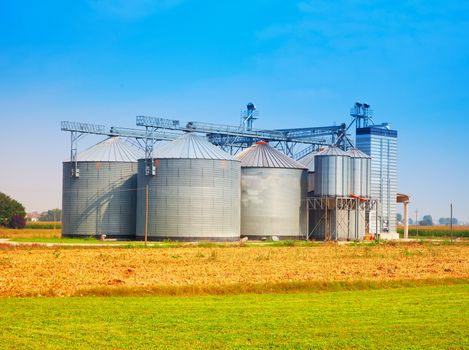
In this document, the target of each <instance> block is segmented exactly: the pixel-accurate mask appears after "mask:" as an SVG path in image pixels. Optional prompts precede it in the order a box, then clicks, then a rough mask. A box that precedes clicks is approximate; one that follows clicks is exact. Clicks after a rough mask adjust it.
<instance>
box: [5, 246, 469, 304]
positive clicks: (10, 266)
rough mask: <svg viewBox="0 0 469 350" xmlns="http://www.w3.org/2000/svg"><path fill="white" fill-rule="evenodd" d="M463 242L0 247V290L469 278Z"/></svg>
mask: <svg viewBox="0 0 469 350" xmlns="http://www.w3.org/2000/svg"><path fill="white" fill-rule="evenodd" d="M468 258H469V249H468V247H467V246H466V245H433V244H418V243H409V244H380V245H368V246H367V245H358V246H353V245H336V244H323V245H319V246H311V247H235V246H229V247H208V248H203V247H181V248H165V249H157V248H147V249H143V248H133V249H130V248H53V249H51V248H39V247H35V248H34V247H16V248H12V247H6V246H5V247H2V249H0V296H38V295H42V296H70V295H80V294H82V293H83V294H86V293H88V294H89V293H90V291H93V290H96V291H98V290H100V291H101V292H103V291H104V290H107V291H108V292H110V293H111V294H112V290H113V289H119V288H120V289H122V288H127V289H128V290H134V291H136V292H137V293H138V290H145V289H151V288H169V289H171V288H176V289H177V288H188V287H189V288H190V287H194V288H195V287H199V288H204V287H214V288H219V289H223V288H225V287H226V288H229V287H230V286H234V285H247V284H250V285H262V284H275V283H295V282H334V281H335V282H337V281H344V282H354V281H377V282H380V281H397V280H424V279H442V280H443V279H467V278H469V259H468Z"/></svg>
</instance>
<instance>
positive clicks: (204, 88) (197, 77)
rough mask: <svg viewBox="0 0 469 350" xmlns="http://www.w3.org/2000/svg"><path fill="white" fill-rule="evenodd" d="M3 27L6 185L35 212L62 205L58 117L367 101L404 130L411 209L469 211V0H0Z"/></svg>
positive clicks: (320, 112)
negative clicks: (246, 105) (451, 204)
mask: <svg viewBox="0 0 469 350" xmlns="http://www.w3.org/2000/svg"><path fill="white" fill-rule="evenodd" d="M0 33H1V34H0V120H1V124H0V191H2V192H6V193H7V194H9V195H10V196H12V197H14V198H17V199H18V200H20V201H21V202H23V203H24V204H25V206H26V209H27V210H28V211H33V210H39V211H42V210H46V209H50V208H53V207H60V206H61V186H62V185H61V184H62V172H61V167H62V164H61V162H62V161H63V160H65V159H66V158H67V157H68V154H69V147H70V141H69V134H68V133H63V132H61V131H60V125H59V123H60V121H61V120H72V121H87V122H92V123H102V124H106V125H117V126H126V127H134V125H135V116H136V115H139V114H145V115H153V116H162V117H166V118H173V119H180V120H183V121H189V120H200V121H207V122H220V123H226V124H238V122H239V111H240V110H241V109H242V108H243V107H244V106H245V104H246V103H247V102H249V101H253V102H254V103H255V104H256V105H257V107H258V109H259V110H260V113H261V119H260V120H258V121H257V122H256V123H257V124H255V125H256V126H257V127H262V128H264V127H265V128H277V127H278V128H287V127H301V126H321V125H331V124H333V123H340V122H348V121H349V120H350V117H349V115H348V112H349V109H350V107H351V106H352V105H353V103H354V102H355V101H357V100H360V101H364V102H368V103H369V104H371V106H372V108H373V109H374V112H375V116H376V117H375V119H376V121H377V122H382V121H389V122H390V123H391V125H392V127H393V128H395V129H397V130H398V131H399V140H398V142H399V163H398V166H399V169H398V172H399V186H398V188H399V191H400V192H404V193H408V194H410V196H411V201H412V203H411V211H412V212H413V214H412V216H414V215H415V212H414V211H415V209H418V211H419V216H421V214H422V215H423V214H432V215H433V217H434V218H436V219H437V218H439V217H442V216H449V204H450V202H453V203H454V207H455V209H454V212H455V217H457V218H459V219H463V220H465V221H469V184H468V182H469V181H468V178H469V155H468V141H469V140H468V136H467V133H468V130H469V88H468V85H469V40H468V39H467V38H468V36H469V2H468V1H464V0H460V1H457V0H455V1H447V0H425V1H424V0H414V1H398V0H396V1H380V0H375V1H371V0H369V1H366V0H363V1H346V0H342V1H315V0H304V1H286V0H285V1H280V0H259V1H255V0H250V1H245V0H238V1H215V0H214V1H202V0H199V1H195V0H73V1H64V0H58V1H50V0H43V1H33V0H30V1H21V0H2V1H0ZM99 140H100V139H98V138H96V137H93V136H87V137H86V138H85V140H84V142H83V143H82V146H83V147H85V146H87V145H89V144H91V143H94V142H97V141H99ZM399 209H400V208H399Z"/></svg>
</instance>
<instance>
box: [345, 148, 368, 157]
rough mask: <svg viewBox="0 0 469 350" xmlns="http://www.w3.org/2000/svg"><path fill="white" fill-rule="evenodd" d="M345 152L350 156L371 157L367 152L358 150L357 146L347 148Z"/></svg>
mask: <svg viewBox="0 0 469 350" xmlns="http://www.w3.org/2000/svg"><path fill="white" fill-rule="evenodd" d="M347 153H348V155H349V156H350V157H352V158H371V157H370V156H369V155H368V154H366V153H364V152H362V151H360V150H359V149H358V148H352V149H349V150H348V151H347Z"/></svg>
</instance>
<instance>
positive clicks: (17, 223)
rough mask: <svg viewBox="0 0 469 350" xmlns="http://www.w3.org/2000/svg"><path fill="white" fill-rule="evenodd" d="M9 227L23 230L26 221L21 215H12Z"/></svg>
mask: <svg viewBox="0 0 469 350" xmlns="http://www.w3.org/2000/svg"><path fill="white" fill-rule="evenodd" d="M9 226H10V227H11V228H24V227H25V226H26V219H25V218H24V216H22V215H18V214H17V215H14V216H13V217H12V218H11V219H10V223H9Z"/></svg>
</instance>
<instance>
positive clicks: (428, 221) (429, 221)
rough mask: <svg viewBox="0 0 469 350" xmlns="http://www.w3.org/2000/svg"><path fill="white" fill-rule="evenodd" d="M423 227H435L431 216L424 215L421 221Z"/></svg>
mask: <svg viewBox="0 0 469 350" xmlns="http://www.w3.org/2000/svg"><path fill="white" fill-rule="evenodd" d="M420 225H421V226H432V225H433V218H432V216H431V215H424V216H423V218H422V220H421V221H420Z"/></svg>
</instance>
